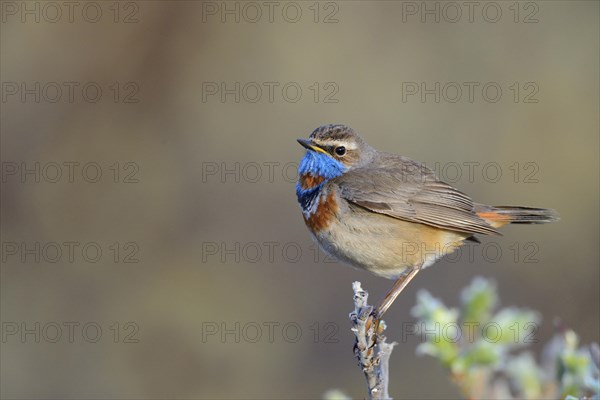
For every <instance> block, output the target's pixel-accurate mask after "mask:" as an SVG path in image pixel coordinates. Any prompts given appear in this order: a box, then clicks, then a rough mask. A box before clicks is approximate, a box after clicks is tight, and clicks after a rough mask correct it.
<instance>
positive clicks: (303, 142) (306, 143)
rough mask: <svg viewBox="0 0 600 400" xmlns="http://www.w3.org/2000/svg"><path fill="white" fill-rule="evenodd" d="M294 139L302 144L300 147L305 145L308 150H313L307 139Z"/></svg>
mask: <svg viewBox="0 0 600 400" xmlns="http://www.w3.org/2000/svg"><path fill="white" fill-rule="evenodd" d="M296 140H298V143H300V144H301V145H302V147H305V148H307V149H308V150H314V149H313V145H312V143H311V141H310V140H308V139H296Z"/></svg>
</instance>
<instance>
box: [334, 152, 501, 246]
mask: <svg viewBox="0 0 600 400" xmlns="http://www.w3.org/2000/svg"><path fill="white" fill-rule="evenodd" d="M332 184H336V185H337V186H338V187H339V189H340V194H341V196H342V197H343V198H344V199H346V200H348V201H350V202H352V203H354V204H357V205H359V206H361V207H364V208H366V209H368V210H370V211H373V212H376V213H381V214H385V215H389V216H390V217H393V218H398V219H402V220H405V221H410V222H417V223H422V224H427V225H431V226H435V227H438V228H442V229H447V230H452V231H459V232H466V233H482V234H487V235H489V234H492V235H500V233H499V232H498V231H496V230H495V229H494V228H493V227H492V226H491V225H489V224H488V223H487V222H486V221H484V220H483V219H482V218H480V217H479V216H477V214H475V212H474V204H473V201H472V200H471V199H470V198H469V197H468V196H467V195H465V194H464V193H462V192H460V191H458V190H457V189H455V188H453V187H452V186H450V185H448V184H447V183H444V182H442V181H440V180H438V179H437V177H436V176H435V173H434V172H433V171H432V170H430V169H429V168H427V167H426V166H424V165H423V164H420V163H417V162H415V161H413V160H410V159H408V158H405V157H401V156H397V155H393V154H386V153H383V154H381V157H380V159H379V161H378V162H377V165H376V166H375V165H374V164H370V165H368V166H365V167H362V168H357V169H355V170H351V171H349V172H347V173H345V174H344V175H342V176H340V177H338V178H335V179H334V180H332Z"/></svg>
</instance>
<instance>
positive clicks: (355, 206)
mask: <svg viewBox="0 0 600 400" xmlns="http://www.w3.org/2000/svg"><path fill="white" fill-rule="evenodd" d="M298 142H299V143H300V144H301V145H302V146H304V147H305V148H306V150H307V151H306V154H305V156H304V158H303V159H302V161H301V162H300V164H299V166H298V182H297V184H296V195H297V197H298V203H300V208H301V209H302V216H303V217H304V222H305V223H306V226H307V227H308V229H309V231H310V233H311V235H312V236H313V237H314V239H315V240H316V241H317V242H318V243H319V245H320V247H321V248H322V249H323V250H324V251H325V252H326V253H328V254H330V255H331V256H333V257H334V258H335V259H337V260H339V261H341V262H344V263H347V264H349V265H351V266H354V267H358V268H362V269H365V270H367V271H369V272H372V273H373V274H375V275H379V276H382V277H385V278H388V279H395V280H396V282H395V283H394V285H393V287H392V289H391V290H390V291H389V292H388V294H387V295H386V296H385V297H384V299H383V300H382V302H381V303H380V304H379V305H378V306H377V308H376V309H375V310H374V313H373V314H374V318H376V319H377V320H378V319H379V318H381V316H382V315H383V314H384V313H385V311H386V310H387V309H388V308H389V307H390V305H391V304H392V303H393V302H394V300H395V299H396V297H397V296H398V295H399V294H400V292H402V290H403V289H404V288H405V287H406V285H407V284H408V283H409V282H410V281H411V280H412V279H413V278H414V277H415V275H416V274H417V273H418V272H419V271H420V270H421V269H423V268H426V267H428V266H430V265H432V264H433V263H435V261H436V260H438V259H439V258H441V257H443V256H444V255H446V254H449V253H451V252H453V251H455V250H456V249H457V248H459V247H460V246H461V245H463V244H464V242H465V241H466V240H473V241H476V242H477V241H478V240H477V239H476V238H475V236H474V235H475V234H484V235H500V233H499V232H498V231H497V228H499V227H501V226H503V225H506V224H510V223H521V224H540V223H546V222H552V221H556V220H558V214H557V213H556V212H555V211H553V210H549V209H543V208H531V207H517V206H514V207H513V206H487V205H484V204H478V203H474V202H473V201H472V200H471V199H470V198H469V197H468V196H467V195H465V194H464V193H462V192H460V191H459V190H457V189H455V188H454V187H452V186H450V185H449V184H447V183H445V182H442V181H441V180H440V179H438V177H437V176H436V174H435V172H434V171H432V170H431V169H429V168H428V167H426V166H425V165H424V164H422V163H419V162H416V161H413V160H411V159H408V158H406V157H403V156H399V155H395V154H390V153H384V152H380V151H377V150H375V149H374V148H372V147H371V146H369V145H368V144H367V143H366V142H365V141H364V140H363V139H362V138H361V137H360V136H359V135H358V134H357V133H356V132H354V131H353V130H352V129H351V128H349V127H347V126H344V125H325V126H321V127H319V128H317V129H315V130H314V131H313V132H312V133H311V134H310V136H309V138H308V139H298Z"/></svg>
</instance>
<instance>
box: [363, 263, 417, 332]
mask: <svg viewBox="0 0 600 400" xmlns="http://www.w3.org/2000/svg"><path fill="white" fill-rule="evenodd" d="M422 265H423V264H419V265H418V266H416V267H414V268H413V269H412V270H410V272H409V273H408V274H406V275H404V276H402V277H400V278H398V280H397V281H396V282H395V283H394V286H392V288H391V289H390V291H389V292H388V293H387V294H386V295H385V297H384V298H383V300H381V303H379V305H378V306H377V308H375V310H374V311H373V314H372V315H373V319H374V320H375V322H376V329H375V332H377V328H378V325H379V320H380V319H381V317H382V316H383V314H385V312H386V311H387V310H388V308H390V306H391V305H392V303H393V302H394V300H396V297H398V295H400V293H401V292H402V291H403V290H404V288H405V287H406V285H408V284H409V282H410V281H411V280H412V279H413V278H414V277H415V276H416V275H417V273H418V272H419V271H420V270H421V267H422Z"/></svg>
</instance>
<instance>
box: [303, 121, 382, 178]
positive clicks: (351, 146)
mask: <svg viewBox="0 0 600 400" xmlns="http://www.w3.org/2000/svg"><path fill="white" fill-rule="evenodd" d="M298 143H300V144H301V145H302V146H304V147H305V148H306V149H307V151H306V155H305V156H304V158H303V159H302V161H301V162H300V165H299V167H298V173H299V174H300V176H302V175H305V174H310V175H312V176H314V177H322V178H324V179H332V178H335V177H337V176H340V175H341V174H343V173H344V172H346V171H349V170H351V169H353V168H356V167H359V166H361V165H364V164H365V163H366V162H368V161H370V159H371V157H372V155H373V153H374V150H373V148H372V147H370V146H369V145H368V144H367V143H366V142H365V141H364V140H363V139H362V138H361V137H360V136H359V135H358V134H357V133H356V132H354V130H352V128H349V127H347V126H345V125H324V126H321V127H319V128H317V129H315V130H314V131H313V133H311V134H310V136H309V137H308V139H298Z"/></svg>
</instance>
